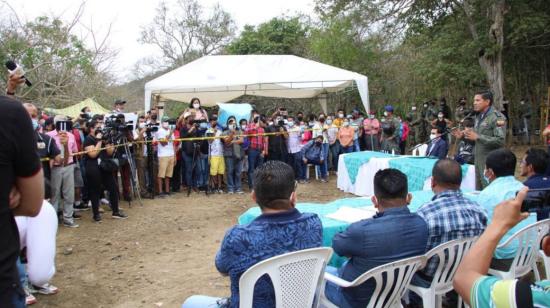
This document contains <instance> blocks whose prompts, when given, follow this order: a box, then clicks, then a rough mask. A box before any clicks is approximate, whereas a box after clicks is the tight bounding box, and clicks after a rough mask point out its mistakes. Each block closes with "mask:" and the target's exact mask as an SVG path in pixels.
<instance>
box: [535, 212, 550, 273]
mask: <svg viewBox="0 0 550 308" xmlns="http://www.w3.org/2000/svg"><path fill="white" fill-rule="evenodd" d="M542 221H545V222H547V224H548V226H549V227H548V228H549V230H550V219H545V220H542ZM542 237H544V234H543V235H542ZM538 254H539V258H540V259H541V260H542V262H543V264H544V271H545V274H546V275H545V277H546V279H550V257H547V256H546V255H545V254H544V251H542V250H539V253H538ZM533 272H534V273H535V280H536V281H540V280H541V278H540V274H539V270H538V268H537V263H536V262H535V263H534V264H533Z"/></svg>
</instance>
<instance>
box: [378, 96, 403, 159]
mask: <svg viewBox="0 0 550 308" xmlns="http://www.w3.org/2000/svg"><path fill="white" fill-rule="evenodd" d="M384 109H385V111H384V119H383V121H382V123H381V125H380V126H381V128H382V138H381V147H382V151H384V152H386V153H396V154H399V153H400V149H399V141H400V140H399V129H400V127H401V123H399V120H398V119H397V118H396V117H394V116H393V107H392V106H391V105H388V106H386V107H385V108H384Z"/></svg>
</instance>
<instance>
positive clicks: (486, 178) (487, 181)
mask: <svg viewBox="0 0 550 308" xmlns="http://www.w3.org/2000/svg"><path fill="white" fill-rule="evenodd" d="M486 172H487V169H485V171H483V180H484V181H485V183H487V184H490V183H491V180H490V179H489V177H488V176H486V175H485V173H486Z"/></svg>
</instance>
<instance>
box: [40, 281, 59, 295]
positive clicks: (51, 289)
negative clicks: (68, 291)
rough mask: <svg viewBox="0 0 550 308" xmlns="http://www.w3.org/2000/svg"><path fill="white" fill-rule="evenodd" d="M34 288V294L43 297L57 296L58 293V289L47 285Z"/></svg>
mask: <svg viewBox="0 0 550 308" xmlns="http://www.w3.org/2000/svg"><path fill="white" fill-rule="evenodd" d="M34 288H35V289H36V292H38V293H40V294H44V295H52V294H57V292H59V288H58V287H56V286H54V285H52V284H49V283H45V284H44V285H41V286H34Z"/></svg>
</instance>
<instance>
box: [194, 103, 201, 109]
mask: <svg viewBox="0 0 550 308" xmlns="http://www.w3.org/2000/svg"><path fill="white" fill-rule="evenodd" d="M200 107H201V104H193V108H195V109H199V108H200Z"/></svg>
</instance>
